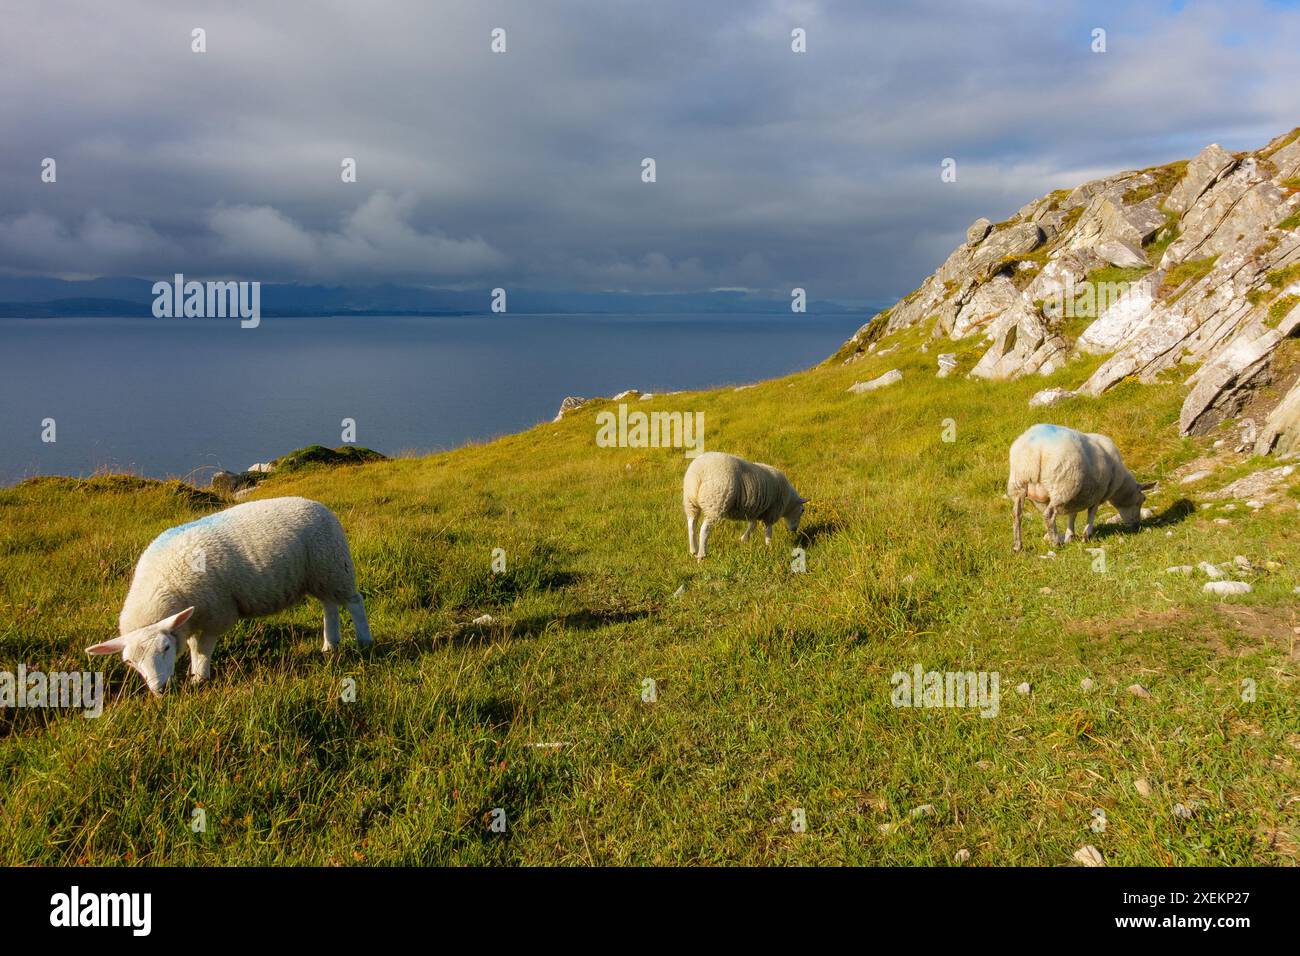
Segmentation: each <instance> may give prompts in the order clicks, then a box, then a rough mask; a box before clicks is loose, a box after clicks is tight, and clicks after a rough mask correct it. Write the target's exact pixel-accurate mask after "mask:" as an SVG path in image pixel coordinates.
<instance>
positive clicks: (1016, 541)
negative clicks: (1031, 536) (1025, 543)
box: [1011, 495, 1025, 551]
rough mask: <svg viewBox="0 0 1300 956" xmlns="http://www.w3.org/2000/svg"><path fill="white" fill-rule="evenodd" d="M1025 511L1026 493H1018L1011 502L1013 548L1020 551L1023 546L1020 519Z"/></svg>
mask: <svg viewBox="0 0 1300 956" xmlns="http://www.w3.org/2000/svg"><path fill="white" fill-rule="evenodd" d="M1024 512H1025V498H1024V495H1016V497H1015V498H1013V499H1012V503H1011V519H1012V520H1011V550H1012V551H1019V550H1020V549H1021V547H1022V545H1021V542H1020V519H1021V517H1022V516H1023V515H1024Z"/></svg>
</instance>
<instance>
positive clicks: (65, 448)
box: [0, 315, 863, 484]
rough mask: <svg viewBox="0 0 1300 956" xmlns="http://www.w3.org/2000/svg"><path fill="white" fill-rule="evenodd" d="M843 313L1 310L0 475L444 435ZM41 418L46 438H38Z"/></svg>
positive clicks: (661, 379) (783, 368) (679, 381)
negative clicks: (49, 429)
mask: <svg viewBox="0 0 1300 956" xmlns="http://www.w3.org/2000/svg"><path fill="white" fill-rule="evenodd" d="M862 322H863V319H862V318H861V317H858V316H852V315H849V316H807V315H798V316H796V315H776V316H773V315H742V316H677V315H673V316H589V315H528V316H502V315H493V316H469V317H452V318H430V317H406V316H398V317H372V316H366V317H360V318H358V317H347V318H301V319H298V318H295V319H282V318H264V319H263V320H262V324H261V326H260V327H259V328H256V329H241V328H239V326H238V323H237V321H234V320H224V319H189V320H182V319H153V318H149V319H115V318H86V319H0V439H2V442H0V484H11V483H13V482H14V481H17V480H19V479H21V478H24V477H27V476H30V475H40V474H61V475H85V474H90V473H93V472H95V471H97V470H104V469H110V470H114V471H130V472H135V473H138V474H143V475H148V476H150V477H158V478H161V477H169V476H175V477H189V478H190V479H191V480H194V481H196V482H199V483H203V482H206V481H207V478H208V476H209V475H210V474H211V473H212V471H214V470H216V469H218V468H228V469H231V470H241V469H244V468H247V467H248V466H249V465H250V464H252V463H253V462H258V461H267V460H268V459H271V458H274V457H276V456H277V455H279V454H282V453H283V452H286V451H289V450H291V449H293V448H299V447H301V446H303V445H308V444H312V443H320V444H322V445H329V446H330V447H334V446H336V445H338V444H340V437H341V436H340V431H341V429H340V424H339V423H340V421H341V420H342V419H344V418H353V419H355V420H356V422H357V436H356V440H357V444H360V445H366V446H369V447H371V448H375V449H378V450H379V451H382V452H384V453H386V454H394V453H398V452H402V451H412V450H419V451H428V450H432V449H438V448H451V447H455V446H457V445H461V444H464V443H465V442H466V441H470V440H474V439H484V438H491V437H493V436H496V435H500V434H503V433H507V432H513V431H519V430H520V429H524V428H528V427H530V426H532V425H534V424H536V423H537V422H539V421H543V420H549V419H550V418H553V417H554V415H555V412H556V409H557V408H558V407H559V404H560V401H561V399H563V398H564V397H565V396H566V395H582V396H587V397H592V396H596V395H613V394H615V393H617V392H620V391H622V390H624V389H627V388H637V389H640V390H641V391H651V392H665V391H675V390H677V389H696V388H705V387H709V386H715V385H731V384H743V383H746V382H752V381H756V380H758V379H762V378H770V377H772V376H775V375H781V374H784V373H787V372H791V371H794V370H796V369H801V368H807V367H808V366H810V365H813V364H816V363H817V362H819V361H821V360H822V359H824V358H825V357H826V356H827V355H829V354H831V353H832V352H833V351H834V350H835V349H836V348H837V347H838V346H839V344H840V343H841V342H842V341H843V340H844V339H845V338H847V337H848V336H849V335H851V334H852V333H853V331H854V330H855V329H856V328H857V327H858V326H859V325H861V323H862ZM46 418H53V419H54V420H55V422H56V427H57V441H56V442H54V443H52V444H51V443H45V442H42V441H41V422H42V420H43V419H46Z"/></svg>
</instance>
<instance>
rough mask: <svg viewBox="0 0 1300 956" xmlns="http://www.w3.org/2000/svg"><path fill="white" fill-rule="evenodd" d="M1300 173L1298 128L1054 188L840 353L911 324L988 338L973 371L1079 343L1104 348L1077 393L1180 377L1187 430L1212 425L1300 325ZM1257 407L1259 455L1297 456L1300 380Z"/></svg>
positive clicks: (996, 371)
mask: <svg viewBox="0 0 1300 956" xmlns="http://www.w3.org/2000/svg"><path fill="white" fill-rule="evenodd" d="M1297 177H1300V130H1295V131H1292V132H1291V133H1289V134H1286V135H1285V136H1280V137H1278V138H1276V139H1275V140H1273V141H1272V142H1271V143H1269V144H1268V145H1267V146H1266V147H1264V148H1262V149H1260V150H1257V151H1256V152H1254V153H1248V154H1233V153H1229V152H1228V151H1227V150H1225V149H1223V148H1222V147H1221V146H1218V145H1211V146H1207V147H1206V148H1205V149H1203V150H1202V151H1201V152H1200V153H1199V154H1198V155H1197V156H1195V157H1194V158H1193V159H1191V160H1190V161H1188V162H1185V163H1173V164H1170V165H1169V166H1164V167H1157V168H1153V169H1148V170H1143V171H1139V172H1125V173H1118V174H1116V175H1114V176H1109V177H1106V178H1105V179H1100V180H1096V181H1094V182H1091V183H1084V184H1083V185H1081V186H1079V187H1077V188H1075V189H1073V190H1071V191H1069V192H1066V191H1064V190H1060V191H1057V192H1055V193H1052V194H1050V195H1048V196H1044V197H1042V198H1041V199H1036V200H1034V201H1033V202H1030V203H1027V204H1026V205H1025V206H1023V207H1022V208H1021V209H1020V210H1019V211H1018V212H1017V213H1016V215H1015V216H1013V217H1012V218H1010V219H1008V220H1006V221H1005V222H1001V223H996V224H993V223H990V222H989V221H988V220H986V219H979V220H976V221H975V223H973V224H972V225H971V226H970V228H969V229H967V231H966V236H965V242H963V243H962V244H961V245H960V246H958V247H957V248H956V249H955V250H953V252H952V254H951V255H949V257H948V258H947V260H945V261H944V263H943V264H942V265H941V266H940V267H939V268H938V269H937V270H936V271H935V272H934V274H933V275H931V276H930V277H928V278H927V279H926V280H925V281H924V282H923V283H921V286H920V287H919V288H918V289H917V290H916V291H915V292H913V293H912V294H911V295H909V296H907V297H906V298H904V299H903V300H902V301H900V302H899V303H897V304H896V305H895V306H893V307H892V308H890V309H888V310H886V311H885V312H883V313H880V314H879V315H877V316H875V317H873V319H872V321H871V322H869V323H868V324H867V325H865V326H863V327H862V328H861V329H859V330H858V332H857V334H855V335H854V337H853V338H852V339H850V340H849V341H848V342H847V343H846V344H845V346H844V348H842V349H841V350H840V353H839V356H840V357H843V360H844V361H853V360H854V359H855V358H856V357H858V356H860V355H862V354H866V350H867V348H868V347H872V348H874V347H875V345H876V344H879V345H881V346H882V350H883V346H884V345H885V343H883V342H878V340H880V339H881V338H882V336H887V335H889V334H891V333H893V332H897V331H899V330H901V329H908V328H912V327H915V326H921V327H922V328H925V329H926V331H927V332H929V334H930V335H931V336H932V337H933V338H939V337H946V338H948V339H950V340H962V339H968V338H970V337H971V336H976V335H979V336H982V337H984V338H985V339H986V340H987V342H988V346H987V348H986V350H985V352H984V354H983V355H982V357H981V358H980V359H979V361H978V362H977V363H976V364H975V366H974V368H973V369H971V371H970V373H969V374H970V375H972V376H975V377H979V378H988V379H1009V378H1016V377H1019V376H1023V375H1028V374H1032V373H1039V374H1044V375H1046V374H1050V373H1052V372H1055V371H1057V370H1059V369H1061V368H1062V367H1064V365H1065V364H1066V362H1067V361H1068V359H1069V357H1070V355H1071V354H1073V353H1088V354H1093V355H1102V356H1106V359H1105V361H1104V362H1102V364H1101V365H1100V366H1099V367H1098V368H1096V370H1095V371H1094V372H1093V373H1092V374H1091V375H1090V376H1089V377H1088V378H1087V380H1086V381H1084V382H1082V383H1081V384H1079V385H1078V387H1077V388H1076V389H1072V390H1067V391H1070V392H1073V393H1075V394H1079V395H1082V396H1098V395H1101V394H1102V393H1104V392H1106V391H1107V390H1108V389H1110V388H1112V387H1114V386H1115V385H1116V384H1118V383H1119V382H1120V381H1123V380H1124V379H1127V378H1135V379H1137V380H1139V381H1141V382H1148V383H1149V382H1155V381H1157V380H1165V379H1167V378H1168V377H1169V376H1171V375H1177V379H1178V380H1179V381H1182V382H1184V383H1185V384H1186V386H1187V388H1188V393H1187V396H1186V399H1185V401H1184V404H1183V408H1182V412H1181V415H1180V419H1179V426H1180V428H1181V430H1182V432H1183V433H1184V434H1201V433H1204V432H1206V431H1209V430H1210V429H1213V428H1214V427H1216V426H1217V425H1218V424H1219V423H1221V422H1223V421H1224V420H1225V419H1228V418H1231V417H1233V416H1235V415H1238V414H1239V413H1241V411H1242V409H1243V408H1245V407H1246V406H1247V405H1248V404H1250V403H1251V402H1252V401H1253V400H1254V398H1255V396H1257V395H1258V394H1260V393H1259V389H1260V387H1261V386H1262V385H1264V384H1267V383H1269V382H1271V381H1272V380H1273V378H1274V376H1275V370H1274V365H1275V364H1276V362H1277V356H1278V347H1279V345H1280V344H1281V343H1282V342H1283V341H1284V340H1285V339H1287V338H1288V337H1290V336H1293V335H1296V334H1297V333H1300V181H1298V180H1297ZM1107 284H1109V285H1110V286H1112V287H1113V288H1104V286H1106V285H1107ZM1080 319H1082V320H1085V321H1084V322H1083V323H1082V324H1081V323H1080V321H1079V320H1080ZM1189 373H1190V374H1189ZM1256 412H1257V413H1258V414H1259V415H1260V416H1261V418H1260V420H1263V416H1264V415H1267V420H1266V421H1265V425H1264V427H1263V429H1262V430H1261V432H1260V434H1259V437H1258V441H1257V442H1256V449H1257V450H1259V449H1264V450H1266V451H1272V452H1274V453H1288V452H1289V451H1292V450H1297V451H1300V385H1297V386H1296V387H1295V388H1293V389H1291V391H1290V393H1289V394H1287V395H1286V397H1285V398H1284V399H1283V400H1282V402H1281V403H1280V404H1279V405H1277V407H1276V408H1275V409H1273V410H1272V412H1271V413H1269V412H1268V411H1267V410H1266V409H1259V408H1257V409H1256Z"/></svg>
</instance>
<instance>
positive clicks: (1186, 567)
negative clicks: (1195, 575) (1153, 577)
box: [1165, 564, 1194, 577]
mask: <svg viewBox="0 0 1300 956" xmlns="http://www.w3.org/2000/svg"><path fill="white" fill-rule="evenodd" d="M1193 570H1194V569H1193V568H1192V566H1191V565H1190V564H1175V565H1174V566H1173V567H1172V568H1165V574H1181V575H1183V576H1184V577H1190V576H1191V574H1192V571H1193Z"/></svg>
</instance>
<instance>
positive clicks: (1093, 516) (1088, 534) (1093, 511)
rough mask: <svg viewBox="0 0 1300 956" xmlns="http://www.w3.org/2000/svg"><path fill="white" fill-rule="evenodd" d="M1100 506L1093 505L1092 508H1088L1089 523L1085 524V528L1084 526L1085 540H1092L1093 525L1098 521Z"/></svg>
mask: <svg viewBox="0 0 1300 956" xmlns="http://www.w3.org/2000/svg"><path fill="white" fill-rule="evenodd" d="M1098 507H1099V506H1098V505H1093V506H1092V507H1091V508H1089V509H1088V523H1087V524H1086V525H1085V526H1084V528H1083V540H1084V541H1091V540H1092V534H1093V527H1092V526H1093V525H1094V524H1095V523H1096V521H1097V508H1098Z"/></svg>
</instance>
